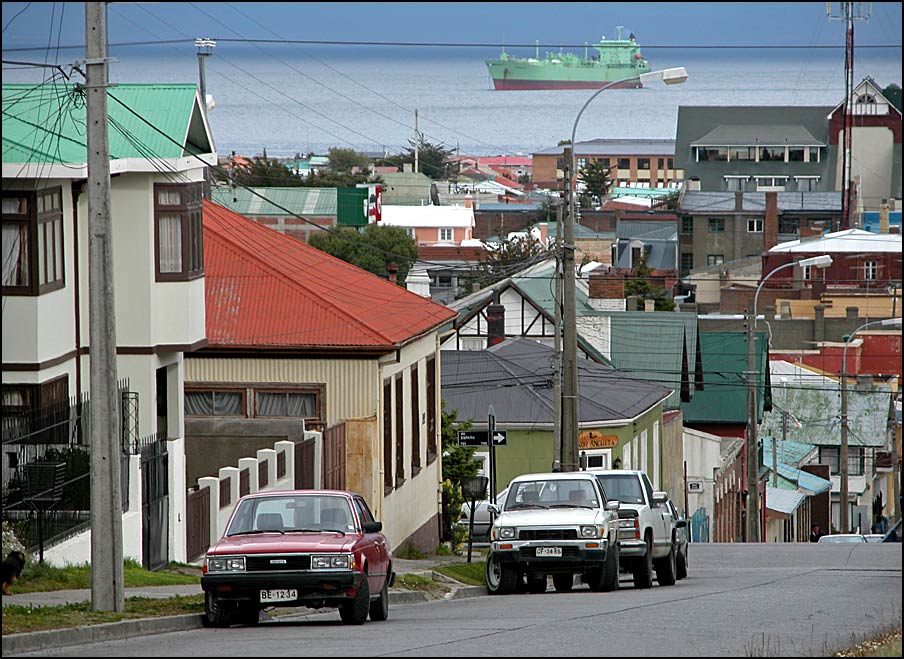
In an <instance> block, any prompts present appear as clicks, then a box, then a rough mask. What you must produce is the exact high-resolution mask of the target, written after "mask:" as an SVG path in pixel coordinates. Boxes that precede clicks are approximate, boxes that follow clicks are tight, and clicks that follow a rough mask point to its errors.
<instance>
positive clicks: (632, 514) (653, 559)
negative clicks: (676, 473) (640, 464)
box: [590, 469, 687, 588]
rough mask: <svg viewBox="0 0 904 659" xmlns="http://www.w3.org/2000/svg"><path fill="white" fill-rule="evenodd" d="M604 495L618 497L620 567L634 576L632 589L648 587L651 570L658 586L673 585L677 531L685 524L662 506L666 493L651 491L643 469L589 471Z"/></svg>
mask: <svg viewBox="0 0 904 659" xmlns="http://www.w3.org/2000/svg"><path fill="white" fill-rule="evenodd" d="M590 473H592V474H594V475H595V476H596V478H597V480H598V481H599V483H600V485H602V486H603V491H604V492H605V493H606V497H607V498H609V499H610V500H617V501H618V503H619V509H618V517H619V519H618V524H619V529H618V544H619V550H620V557H621V567H622V568H623V569H626V570H628V571H630V572H631V573H632V574H633V576H634V587H635V588H650V587H651V586H652V585H653V571H654V570H655V572H656V580H657V581H658V582H659V585H660V586H672V585H674V584H675V581H676V579H677V576H678V566H677V553H678V546H677V545H678V541H677V537H676V535H677V534H676V531H677V529H678V528H681V527H683V526H685V525H686V524H687V522H686V521H685V520H677V521H676V520H675V519H674V517H673V515H672V514H671V511H670V509H669V508H668V507H667V506H665V505H664V504H665V502H666V501H668V498H669V495H668V493H666V492H654V491H653V486H652V484H651V483H650V479H649V478H648V477H647V475H646V473H644V472H643V471H636V470H630V469H610V470H602V471H597V470H592V471H591V472H590Z"/></svg>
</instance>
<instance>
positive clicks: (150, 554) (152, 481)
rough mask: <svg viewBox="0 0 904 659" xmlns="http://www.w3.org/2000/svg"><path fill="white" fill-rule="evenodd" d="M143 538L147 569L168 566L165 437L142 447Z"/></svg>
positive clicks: (167, 474)
mask: <svg viewBox="0 0 904 659" xmlns="http://www.w3.org/2000/svg"><path fill="white" fill-rule="evenodd" d="M141 539H142V546H143V550H142V564H143V565H144V567H145V569H148V570H159V569H160V568H162V567H164V566H166V565H167V563H169V467H168V462H167V451H166V439H165V438H162V437H158V438H155V439H154V440H153V441H151V442H149V443H147V444H145V445H144V446H142V447H141Z"/></svg>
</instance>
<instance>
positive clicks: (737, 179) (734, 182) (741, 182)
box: [724, 176, 747, 192]
mask: <svg viewBox="0 0 904 659" xmlns="http://www.w3.org/2000/svg"><path fill="white" fill-rule="evenodd" d="M724 178H725V189H726V190H728V191H729V192H743V191H744V188H745V187H746V186H747V177H746V176H726V177H724Z"/></svg>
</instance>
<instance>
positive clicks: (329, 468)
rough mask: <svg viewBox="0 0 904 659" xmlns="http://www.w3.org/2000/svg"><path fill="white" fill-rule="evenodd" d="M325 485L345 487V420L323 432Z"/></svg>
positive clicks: (332, 487) (338, 487)
mask: <svg viewBox="0 0 904 659" xmlns="http://www.w3.org/2000/svg"><path fill="white" fill-rule="evenodd" d="M323 487H324V488H326V489H328V490H344V489H345V422H343V423H339V424H337V425H335V426H332V427H331V428H327V429H326V430H325V431H324V432H323Z"/></svg>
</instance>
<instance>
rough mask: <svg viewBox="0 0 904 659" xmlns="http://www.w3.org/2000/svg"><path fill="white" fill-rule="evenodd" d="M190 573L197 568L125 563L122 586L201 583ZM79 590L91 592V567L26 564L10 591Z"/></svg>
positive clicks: (128, 561) (198, 577)
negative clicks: (157, 568)
mask: <svg viewBox="0 0 904 659" xmlns="http://www.w3.org/2000/svg"><path fill="white" fill-rule="evenodd" d="M192 570H197V568H193V567H192V566H187V565H181V564H178V563H171V564H170V565H169V566H168V567H167V568H166V569H165V570H160V571H158V572H152V571H150V570H145V569H144V568H143V567H142V566H141V565H140V564H139V563H138V562H137V561H135V560H133V559H126V560H125V561H124V565H123V583H124V587H125V588H137V587H142V586H173V585H180V584H195V583H197V584H199V583H201V578H200V576H198V575H197V574H191V573H190V572H191V571H192ZM81 588H91V567H90V566H89V565H88V564H87V563H83V564H82V565H68V566H66V567H54V566H52V565H48V564H47V563H43V564H42V563H29V564H28V565H26V566H25V569H24V570H22V575H21V576H20V577H19V580H18V581H17V582H16V583H15V584H13V587H12V589H13V594H19V593H39V592H45V591H49V590H77V589H81Z"/></svg>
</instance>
